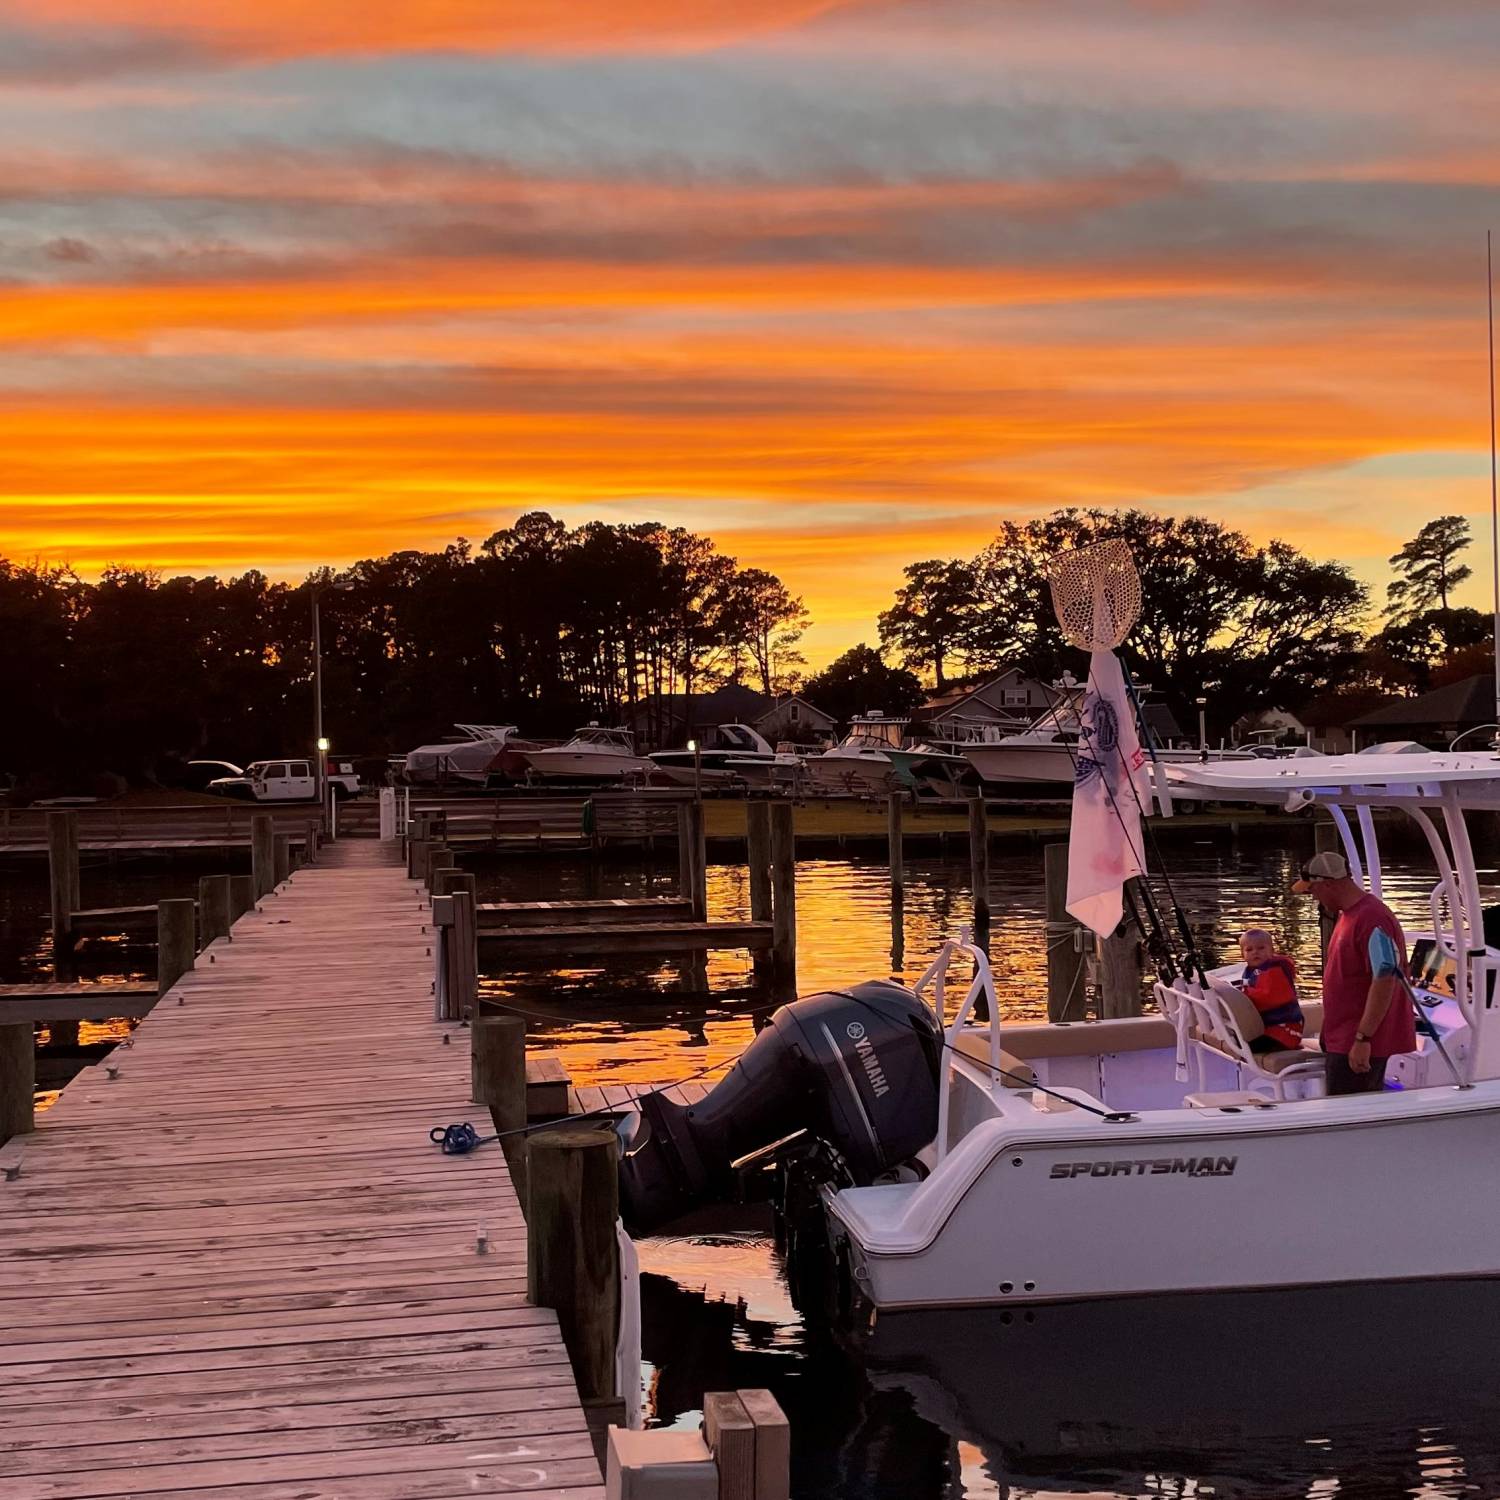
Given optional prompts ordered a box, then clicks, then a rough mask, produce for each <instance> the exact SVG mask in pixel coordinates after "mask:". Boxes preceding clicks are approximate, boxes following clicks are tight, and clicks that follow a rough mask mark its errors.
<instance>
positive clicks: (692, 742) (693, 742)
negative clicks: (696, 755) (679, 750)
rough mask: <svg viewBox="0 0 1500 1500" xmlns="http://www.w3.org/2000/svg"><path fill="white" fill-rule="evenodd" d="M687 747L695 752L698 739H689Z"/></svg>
mask: <svg viewBox="0 0 1500 1500" xmlns="http://www.w3.org/2000/svg"><path fill="white" fill-rule="evenodd" d="M687 747H688V749H689V750H692V751H694V752H696V751H697V749H698V741H697V740H689V741H688V746H687Z"/></svg>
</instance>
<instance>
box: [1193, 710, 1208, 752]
mask: <svg viewBox="0 0 1500 1500" xmlns="http://www.w3.org/2000/svg"><path fill="white" fill-rule="evenodd" d="M1194 701H1195V702H1196V703H1197V705H1198V754H1199V755H1201V756H1202V757H1203V758H1204V759H1205V760H1206V759H1207V758H1208V720H1207V717H1206V715H1205V713H1204V710H1205V709H1206V708H1207V707H1208V699H1207V698H1197V699H1195V700H1194Z"/></svg>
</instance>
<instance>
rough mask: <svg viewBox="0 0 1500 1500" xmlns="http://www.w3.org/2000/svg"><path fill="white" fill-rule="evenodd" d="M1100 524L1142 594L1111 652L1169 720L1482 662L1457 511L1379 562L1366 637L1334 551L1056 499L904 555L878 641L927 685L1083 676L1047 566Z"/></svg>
mask: <svg viewBox="0 0 1500 1500" xmlns="http://www.w3.org/2000/svg"><path fill="white" fill-rule="evenodd" d="M1112 537H1123V538H1124V539H1125V540H1126V541H1127V542H1128V543H1129V545H1130V548H1131V551H1132V553H1133V555H1134V557H1135V561H1136V566H1137V568H1138V569H1139V571H1140V575H1141V593H1142V598H1143V605H1142V610H1141V616H1140V619H1139V620H1138V621H1137V623H1136V626H1135V628H1134V629H1133V630H1132V631H1131V634H1130V638H1129V640H1128V641H1127V642H1126V644H1125V646H1124V647H1123V648H1122V651H1121V655H1122V657H1123V658H1124V659H1125V661H1126V663H1127V665H1128V666H1129V668H1130V669H1131V671H1132V672H1133V674H1134V675H1135V677H1136V678H1137V679H1138V680H1139V681H1143V682H1147V683H1149V684H1150V685H1151V686H1152V688H1154V689H1155V690H1156V692H1157V693H1158V694H1159V695H1161V696H1162V697H1164V698H1165V699H1166V701H1167V702H1168V703H1169V704H1170V705H1171V707H1172V708H1173V710H1174V711H1175V712H1176V713H1177V715H1178V717H1179V719H1180V721H1181V722H1182V723H1190V722H1191V721H1192V718H1193V717H1194V716H1195V713H1196V710H1195V708H1194V700H1195V699H1196V698H1197V697H1199V696H1200V695H1204V696H1207V697H1208V699H1209V704H1210V707H1209V718H1210V721H1211V722H1213V723H1215V724H1216V725H1217V726H1218V727H1219V728H1220V729H1221V730H1222V729H1226V728H1227V727H1228V725H1229V723H1230V722H1232V721H1233V720H1234V719H1236V718H1237V717H1238V716H1239V715H1240V714H1242V713H1244V712H1247V711H1249V710H1253V709H1259V708H1271V707H1276V708H1282V709H1288V710H1291V711H1294V712H1295V711H1296V710H1298V709H1300V708H1302V707H1304V706H1305V705H1306V704H1308V703H1309V702H1311V701H1312V700H1314V699H1317V698H1321V697H1323V696H1324V695H1327V694H1331V693H1337V692H1340V691H1343V690H1345V689H1351V688H1352V689H1366V690H1369V691H1371V692H1372V693H1373V694H1375V696H1380V695H1381V694H1389V693H1399V692H1407V691H1423V690H1425V689H1426V688H1428V687H1430V686H1433V685H1435V684H1437V683H1439V682H1441V681H1443V680H1446V679H1447V678H1448V677H1449V676H1450V675H1451V674H1452V673H1453V672H1455V671H1463V672H1472V671H1475V670H1483V660H1484V651H1485V648H1484V644H1483V643H1484V642H1485V640H1486V639H1487V637H1488V631H1489V621H1488V618H1487V617H1486V616H1484V615H1482V614H1480V613H1479V612H1478V611H1476V610H1472V609H1462V608H1454V607H1452V606H1451V604H1450V601H1449V593H1450V591H1451V590H1452V588H1453V587H1454V586H1455V585H1456V584H1458V583H1461V582H1463V581H1464V580H1465V579H1466V578H1467V577H1468V576H1469V569H1467V568H1466V567H1463V566H1461V565H1459V564H1457V563H1456V562H1455V558H1456V557H1457V555H1458V554H1459V552H1461V551H1462V549H1463V548H1464V547H1466V546H1467V545H1468V544H1469V530H1468V525H1467V523H1466V522H1464V521H1463V520H1462V518H1461V517H1458V516H1443V517H1439V518H1437V519H1436V520H1434V521H1432V522H1430V523H1429V524H1428V525H1427V526H1425V527H1424V528H1423V529H1422V531H1421V533H1420V534H1419V535H1418V536H1417V537H1415V538H1414V539H1413V540H1412V541H1411V542H1409V543H1408V544H1407V545H1406V546H1405V547H1403V548H1402V549H1401V551H1400V552H1398V553H1396V554H1395V555H1394V556H1393V557H1392V558H1391V559H1390V562H1391V566H1392V568H1393V570H1394V571H1395V574H1396V577H1395V579H1394V580H1393V582H1392V584H1391V585H1390V587H1389V589H1388V590H1387V593H1388V597H1389V600H1390V604H1389V606H1388V607H1387V609H1386V611H1385V613H1386V615H1387V616H1388V617H1389V619H1390V623H1389V624H1387V625H1386V626H1385V627H1384V628H1383V629H1380V630H1378V631H1376V632H1375V633H1373V634H1367V633H1366V616H1367V611H1368V606H1369V591H1368V590H1367V589H1366V587H1365V586H1364V585H1363V584H1362V583H1360V582H1359V581H1358V580H1357V579H1356V578H1355V577H1354V575H1353V574H1352V573H1351V572H1350V571H1349V569H1348V568H1347V567H1346V566H1345V565H1344V564H1343V563H1341V562H1318V561H1315V560H1314V559H1312V558H1310V557H1308V556H1306V555H1305V554H1304V553H1302V552H1300V551H1298V550H1297V549H1296V548H1295V547H1292V546H1290V545H1288V544H1287V543H1285V542H1271V543H1270V544H1268V545H1266V546H1256V545H1255V544H1253V543H1252V542H1251V541H1250V540H1249V539H1248V538H1246V537H1245V536H1244V535H1242V534H1241V533H1240V532H1237V531H1235V530H1233V529H1232V528H1230V527H1227V526H1223V525H1221V524H1220V523H1218V522H1216V521H1211V520H1208V519H1206V518H1205V517H1202V516H1187V517H1183V518H1177V517H1171V516H1160V515H1154V514H1151V513H1149V512H1147V511H1141V510H1114V511H1104V510H1080V509H1068V510H1059V511H1054V512H1053V513H1052V514H1051V515H1047V516H1042V517H1039V518H1037V519H1035V520H1030V521H1022V522H1007V523H1006V525H1005V526H1004V527H1003V528H1002V529H1001V531H1000V534H999V535H998V536H996V537H995V539H994V540H993V541H992V542H991V543H990V544H989V545H988V546H987V547H985V548H984V549H983V551H981V552H980V553H979V554H978V555H977V556H975V557H972V558H953V559H947V560H943V559H928V560H925V561H922V562H916V563H912V564H911V565H910V566H909V567H907V569H906V570H905V572H906V583H905V584H904V585H903V587H902V588H901V589H900V590H899V591H898V592H897V595H896V599H895V602H894V604H893V605H892V607H891V608H890V609H888V610H886V611H885V612H884V613H883V614H882V615H881V616H880V641H881V645H882V646H883V647H884V648H885V649H887V650H891V651H894V652H895V653H896V655H897V656H898V658H899V659H900V660H901V661H902V662H903V663H904V664H905V665H906V666H908V667H914V668H916V669H917V670H919V671H921V672H924V673H927V674H930V676H931V677H932V678H933V679H934V680H935V681H936V683H937V684H938V686H939V687H941V686H942V685H943V684H944V682H945V681H946V679H947V677H948V676H949V674H950V671H951V669H953V668H955V667H956V668H957V669H958V670H959V671H960V672H962V673H964V674H966V675H971V674H983V673H985V672H989V671H992V670H995V669H999V668H1005V667H1019V668H1020V669H1021V670H1022V671H1024V672H1025V673H1027V674H1028V675H1029V676H1032V677H1036V678H1038V679H1040V680H1042V681H1044V682H1045V681H1052V680H1054V679H1056V678H1057V677H1058V676H1060V675H1061V673H1062V672H1063V671H1065V670H1068V669H1071V670H1072V671H1074V672H1075V673H1081V669H1082V663H1083V658H1082V655H1081V653H1079V652H1077V651H1075V650H1073V649H1072V648H1071V647H1069V646H1068V645H1067V644H1066V643H1065V642H1064V640H1063V638H1062V633H1061V631H1060V630H1059V629H1058V625H1057V621H1056V618H1055V617H1054V615H1053V611H1052V602H1051V597H1050V594H1049V591H1048V588H1047V567H1048V564H1049V562H1050V561H1051V559H1053V558H1054V557H1056V556H1057V555H1058V554H1060V553H1062V552H1064V551H1067V550H1069V549H1072V548H1075V547H1084V546H1087V545H1089V544H1090V543H1091V542H1095V541H1102V540H1104V539H1106V538H1112ZM809 687H811V685H809Z"/></svg>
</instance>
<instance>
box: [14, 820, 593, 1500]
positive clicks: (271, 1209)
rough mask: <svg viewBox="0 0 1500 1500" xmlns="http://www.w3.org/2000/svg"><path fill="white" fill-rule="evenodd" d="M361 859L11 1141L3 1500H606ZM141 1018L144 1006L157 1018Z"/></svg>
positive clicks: (235, 950)
mask: <svg viewBox="0 0 1500 1500" xmlns="http://www.w3.org/2000/svg"><path fill="white" fill-rule="evenodd" d="M392 857H393V856H392V854H391V851H390V848H389V846H387V845H382V844H378V843H375V842H374V841H365V840H354V841H346V842H342V843H337V844H334V845H332V846H330V847H328V848H327V849H326V850H325V851H324V853H323V854H322V856H321V858H320V863H319V864H317V865H313V866H308V867H305V868H303V869H301V870H299V871H298V872H297V873H296V874H295V876H294V877H293V878H292V879H291V881H290V882H289V883H286V884H283V885H281V886H279V887H278V888H277V890H276V891H275V892H274V893H273V894H272V895H270V896H267V897H265V898H263V899H262V900H261V901H260V902H259V905H258V909H257V910H254V911H251V912H249V913H247V914H246V915H244V916H243V917H241V918H240V920H239V921H238V922H237V923H236V924H235V926H234V928H233V931H232V934H231V937H230V938H229V939H223V938H221V939H218V940H217V941H215V942H214V943H212V944H211V945H210V946H209V947H208V948H207V949H206V950H205V951H204V952H203V953H202V954H200V955H199V957H198V960H197V966H196V967H195V968H194V969H192V970H191V971H189V972H188V973H186V974H184V975H182V976H181V977H180V978H179V979H178V980H177V981H176V983H175V984H174V985H173V986H172V987H171V988H170V989H169V990H168V992H167V994H166V995H165V996H164V997H163V999H162V1000H161V1001H160V1002H159V1003H158V1004H157V1006H156V1008H155V1010H154V1011H153V1012H152V1013H151V1014H150V1015H149V1017H148V1018H147V1019H146V1020H145V1021H144V1022H143V1023H142V1024H141V1026H140V1027H139V1028H138V1029H137V1031H136V1032H135V1035H134V1037H133V1039H132V1041H131V1043H130V1044H129V1045H128V1046H127V1047H124V1048H121V1049H118V1050H117V1051H116V1052H114V1053H113V1054H112V1055H111V1058H110V1060H109V1063H110V1066H109V1067H108V1068H106V1067H102V1066H101V1067H94V1068H90V1069H88V1070H86V1071H85V1072H84V1073H83V1074H81V1075H80V1076H79V1077H78V1078H77V1079H76V1080H75V1081H74V1082H73V1083H72V1084H71V1085H70V1086H69V1087H68V1088H67V1089H66V1090H65V1091H64V1093H63V1095H62V1097H61V1098H60V1099H59V1100H58V1101H57V1103H56V1104H55V1105H54V1107H53V1108H52V1109H51V1110H50V1111H48V1112H47V1113H45V1114H43V1115H42V1116H40V1117H39V1119H38V1128H37V1129H36V1131H35V1132H34V1133H32V1134H28V1135H22V1136H17V1137H15V1138H14V1139H12V1140H11V1141H10V1143H9V1144H7V1145H5V1146H3V1147H0V1168H3V1169H4V1170H3V1178H4V1180H3V1181H0V1287H3V1290H0V1420H3V1422H4V1425H5V1430H6V1437H7V1442H6V1444H5V1451H4V1453H3V1455H0V1493H4V1494H5V1495H6V1496H7V1497H8V1500H85V1497H93V1496H137V1497H141V1496H146V1495H150V1496H168V1495H172V1494H176V1493H186V1492H192V1494H193V1495H194V1497H195V1500H293V1497H296V1500H356V1497H357V1500H418V1497H426V1500H441V1497H447V1496H459V1495H486V1494H516V1493H521V1494H526V1495H529V1496H534V1497H538V1500H598V1497H600V1496H602V1487H601V1486H600V1482H599V1469H598V1466H597V1463H596V1461H595V1458H594V1449H593V1445H592V1443H591V1440H590V1437H589V1433H588V1430H587V1426H586V1422H585V1418H584V1414H583V1410H582V1407H581V1405H580V1402H579V1398H578V1393H577V1388H576V1386H575V1383H574V1377H573V1374H572V1369H571V1366H570V1363H569V1359H568V1354H567V1351H566V1350H565V1348H564V1346H563V1342H562V1339H561V1336H560V1334H559V1331H558V1325H557V1319H556V1317H555V1315H554V1314H553V1313H552V1312H551V1311H548V1310H546V1309H544V1308H538V1307H534V1306H532V1305H531V1304H530V1303H529V1302H528V1301H527V1297H526V1238H525V1228H524V1225H523V1223H522V1218H521V1212H520V1207H519V1204H518V1202H517V1199H516V1195H515V1192H514V1189H513V1188H512V1185H511V1182H510V1178H509V1175H508V1173H507V1170H506V1166H505V1160H504V1157H503V1156H502V1155H501V1154H500V1153H499V1152H498V1151H488V1152H479V1153H476V1154H474V1155H472V1156H460V1157H444V1156H441V1155H440V1154H439V1153H438V1151H437V1148H436V1147H435V1146H433V1145H432V1144H431V1142H430V1141H429V1139H428V1130H429V1129H430V1128H431V1127H432V1126H434V1125H441V1124H447V1123H449V1122H452V1121H458V1120H464V1119H471V1118H474V1117H475V1115H476V1108H475V1106H474V1105H473V1104H471V1103H470V1074H469V1068H470V1063H469V1047H468V1035H469V1033H468V1031H467V1029H464V1028H461V1027H457V1026H453V1025H443V1024H439V1023H437V1022H435V1021H434V1020H433V997H432V993H431V987H432V974H433V960H432V958H431V955H430V950H431V946H432V944H433V941H434V939H433V933H432V931H431V929H430V926H429V925H428V924H429V922H430V916H429V913H428V911H427V908H426V906H425V903H424V902H423V900H422V895H421V892H420V890H419V889H418V887H417V886H416V885H415V884H414V883H413V882H411V881H410V880H409V879H408V878H407V875H406V872H405V870H404V869H402V868H400V867H399V866H398V865H396V864H395V863H393V862H391V859H392ZM143 998H144V997H143Z"/></svg>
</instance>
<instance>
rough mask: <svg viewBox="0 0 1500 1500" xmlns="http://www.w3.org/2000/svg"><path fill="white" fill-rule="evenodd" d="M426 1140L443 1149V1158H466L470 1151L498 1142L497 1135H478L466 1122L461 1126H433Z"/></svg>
mask: <svg viewBox="0 0 1500 1500" xmlns="http://www.w3.org/2000/svg"><path fill="white" fill-rule="evenodd" d="M427 1139H428V1140H430V1141H431V1142H432V1143H433V1144H434V1145H437V1146H441V1147H442V1148H443V1155H444V1156H466V1155H468V1153H469V1152H470V1151H473V1150H476V1149H477V1148H478V1147H480V1146H483V1145H485V1144H486V1143H487V1142H489V1141H498V1140H499V1139H500V1137H499V1136H498V1135H480V1134H479V1132H478V1131H477V1130H475V1129H474V1127H473V1126H472V1125H471V1124H469V1122H468V1121H467V1120H465V1121H464V1122H463V1124H462V1125H448V1126H443V1125H434V1126H433V1127H432V1129H431V1130H429V1131H428V1132H427Z"/></svg>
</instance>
